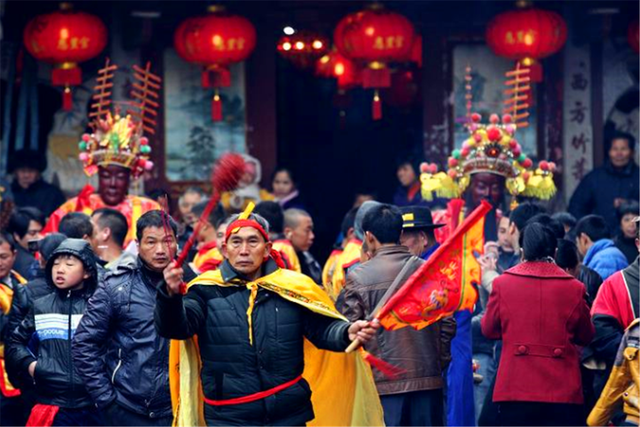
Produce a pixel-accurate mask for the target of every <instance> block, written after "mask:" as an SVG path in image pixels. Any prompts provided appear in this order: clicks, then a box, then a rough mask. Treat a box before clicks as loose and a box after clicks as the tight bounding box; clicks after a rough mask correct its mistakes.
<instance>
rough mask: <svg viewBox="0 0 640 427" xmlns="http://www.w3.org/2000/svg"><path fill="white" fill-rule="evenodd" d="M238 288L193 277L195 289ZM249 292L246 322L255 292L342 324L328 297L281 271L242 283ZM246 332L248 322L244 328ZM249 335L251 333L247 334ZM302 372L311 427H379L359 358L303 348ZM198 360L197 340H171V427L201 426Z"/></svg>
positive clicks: (211, 276)
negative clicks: (311, 412) (262, 291)
mask: <svg viewBox="0 0 640 427" xmlns="http://www.w3.org/2000/svg"><path fill="white" fill-rule="evenodd" d="M196 283H197V284H198V285H210V286H223V287H228V286H237V285H232V284H229V283H225V282H224V281H223V279H222V275H221V273H220V271H219V270H216V271H209V272H207V273H204V274H202V275H201V276H199V277H197V278H196V279H195V280H193V281H192V282H191V283H189V285H188V286H189V287H190V286H192V285H194V284H196ZM246 286H247V288H249V289H251V294H252V297H251V298H250V300H249V309H248V310H247V316H248V317H249V319H251V316H252V313H253V302H254V301H255V294H257V290H258V288H263V289H266V290H269V291H271V292H274V293H276V294H277V295H279V296H280V297H282V298H284V299H286V300H288V301H291V302H293V303H295V304H299V305H301V306H302V307H304V308H306V309H308V310H311V311H313V312H314V313H318V314H321V315H323V316H327V317H331V318H333V319H341V320H346V319H345V317H344V316H342V315H341V314H340V313H339V312H338V311H337V310H336V309H335V306H334V305H333V302H332V301H331V299H330V298H329V296H328V295H327V294H326V293H325V292H324V291H323V290H322V289H321V288H320V287H318V286H317V285H316V284H315V283H314V282H313V280H311V279H310V278H308V277H307V276H304V275H302V274H298V273H295V272H293V271H290V270H286V269H278V270H276V271H275V272H273V273H271V274H268V275H266V276H263V277H261V278H259V279H258V280H256V281H254V282H249V283H246ZM249 327H250V328H251V322H249ZM247 333H250V331H247ZM304 365H305V367H304V372H303V374H302V376H303V377H304V378H305V379H306V380H307V382H308V383H309V385H310V387H311V390H312V395H311V402H312V404H313V409H314V412H315V415H316V418H315V419H314V420H313V421H311V422H310V423H309V425H310V426H352V425H353V426H382V425H384V419H383V415H382V406H381V404H380V398H379V397H378V393H377V390H376V387H375V382H374V380H373V375H372V373H371V368H370V367H369V366H368V365H367V364H366V362H365V361H364V360H363V357H362V354H361V353H360V352H354V353H349V354H347V353H334V352H329V351H325V350H319V349H318V348H316V347H315V346H314V345H313V344H311V342H310V341H308V340H305V343H304ZM200 369H201V360H200V353H199V349H198V343H197V337H194V338H192V339H188V340H184V341H177V340H172V341H171V346H170V351H169V384H170V388H171V401H172V406H173V412H174V421H173V425H174V426H195V425H205V424H204V395H203V392H202V386H201V384H200Z"/></svg>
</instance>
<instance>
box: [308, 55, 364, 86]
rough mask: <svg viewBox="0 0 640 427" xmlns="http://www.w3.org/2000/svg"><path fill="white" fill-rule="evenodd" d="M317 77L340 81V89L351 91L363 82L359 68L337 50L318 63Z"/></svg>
mask: <svg viewBox="0 0 640 427" xmlns="http://www.w3.org/2000/svg"><path fill="white" fill-rule="evenodd" d="M315 73H316V76H318V77H323V78H333V79H337V80H338V88H340V89H351V88H353V87H355V86H357V85H359V84H360V82H361V76H360V73H359V70H358V67H357V66H356V65H355V64H354V63H353V61H351V60H350V59H348V58H346V57H345V56H344V55H341V54H340V53H338V51H336V50H335V49H334V50H332V51H331V52H329V53H327V54H326V55H324V56H322V57H321V58H320V59H318V60H317V61H316V70H315Z"/></svg>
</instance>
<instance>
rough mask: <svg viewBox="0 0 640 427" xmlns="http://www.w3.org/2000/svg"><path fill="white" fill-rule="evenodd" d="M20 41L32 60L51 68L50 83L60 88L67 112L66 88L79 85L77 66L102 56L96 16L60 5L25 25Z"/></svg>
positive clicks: (102, 30) (103, 41) (103, 34)
mask: <svg viewBox="0 0 640 427" xmlns="http://www.w3.org/2000/svg"><path fill="white" fill-rule="evenodd" d="M23 41H24V45H25V47H26V49H27V51H29V53H30V54H31V55H32V56H33V57H34V58H36V59H38V60H40V61H44V62H47V63H50V64H54V65H55V68H54V69H53V71H52V73H51V80H52V83H53V85H55V86H64V93H63V97H62V106H63V108H64V109H65V110H66V111H70V110H71V108H72V101H73V98H72V96H71V88H70V87H71V86H76V85H79V84H81V83H82V70H81V69H80V67H78V63H79V62H83V61H87V60H89V59H91V58H94V57H96V56H98V54H100V52H102V50H103V49H104V48H105V46H106V45H107V29H106V27H105V26H104V24H103V23H102V21H101V20H100V18H98V17H97V16H94V15H90V14H88V13H84V12H78V11H74V10H72V8H71V5H70V4H69V3H62V4H61V5H60V10H59V11H56V12H52V13H48V14H45V15H39V16H36V17H35V18H33V19H32V20H31V21H29V23H28V24H27V26H26V28H25V29H24V34H23Z"/></svg>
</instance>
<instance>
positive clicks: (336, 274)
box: [327, 239, 362, 301]
mask: <svg viewBox="0 0 640 427" xmlns="http://www.w3.org/2000/svg"><path fill="white" fill-rule="evenodd" d="M361 251H362V240H360V239H351V240H349V242H347V244H346V245H345V247H344V250H343V251H342V253H341V254H340V256H339V257H338V260H337V261H336V268H335V270H334V271H333V277H332V278H331V282H332V286H331V287H330V288H328V289H327V292H329V295H330V296H331V298H332V299H333V300H334V301H335V300H336V299H337V298H338V295H340V291H341V290H342V288H344V284H345V281H346V277H347V268H349V267H350V266H352V265H353V264H355V263H356V262H359V261H360V253H361Z"/></svg>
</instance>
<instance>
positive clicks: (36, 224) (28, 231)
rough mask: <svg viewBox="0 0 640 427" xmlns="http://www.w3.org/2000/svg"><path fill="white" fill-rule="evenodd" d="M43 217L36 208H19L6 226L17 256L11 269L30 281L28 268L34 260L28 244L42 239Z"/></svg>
mask: <svg viewBox="0 0 640 427" xmlns="http://www.w3.org/2000/svg"><path fill="white" fill-rule="evenodd" d="M42 227H44V216H43V215H42V213H41V212H40V211H39V210H38V209H36V208H30V207H29V208H19V209H17V210H16V211H15V212H14V213H13V214H12V215H11V219H10V220H9V225H8V226H7V232H9V233H11V237H13V239H14V240H15V242H16V243H17V246H16V249H17V251H18V252H17V256H16V262H15V264H14V265H13V269H14V270H15V271H17V272H18V274H20V275H21V276H22V277H24V278H26V279H30V277H29V273H30V268H31V266H32V264H33V263H34V261H35V260H36V258H35V257H34V252H35V251H31V250H30V249H29V242H32V241H36V240H39V239H41V238H42V235H41V232H42Z"/></svg>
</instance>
